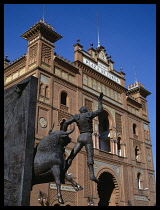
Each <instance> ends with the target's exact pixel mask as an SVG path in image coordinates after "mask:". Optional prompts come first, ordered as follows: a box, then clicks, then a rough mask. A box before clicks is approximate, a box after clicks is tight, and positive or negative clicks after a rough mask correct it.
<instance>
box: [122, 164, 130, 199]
mask: <svg viewBox="0 0 160 210" xmlns="http://www.w3.org/2000/svg"><path fill="white" fill-rule="evenodd" d="M123 174H124V180H125V182H124V189H125V190H124V194H125V200H126V201H128V200H130V196H129V186H128V169H127V167H126V166H124V167H123Z"/></svg>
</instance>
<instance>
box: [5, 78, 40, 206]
mask: <svg viewBox="0 0 160 210" xmlns="http://www.w3.org/2000/svg"><path fill="white" fill-rule="evenodd" d="M37 85H38V79H37V78H36V77H33V76H30V77H28V78H26V79H25V80H23V81H21V82H20V83H18V84H16V85H14V86H12V87H10V88H8V89H6V90H4V205H5V206H29V205H30V192H31V181H32V165H33V152H34V135H35V133H34V132H35V117H36V100H37Z"/></svg>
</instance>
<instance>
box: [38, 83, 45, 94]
mask: <svg viewBox="0 0 160 210" xmlns="http://www.w3.org/2000/svg"><path fill="white" fill-rule="evenodd" d="M39 94H40V95H44V85H43V83H41V84H40V87H39Z"/></svg>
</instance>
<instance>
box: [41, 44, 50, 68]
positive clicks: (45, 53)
mask: <svg viewBox="0 0 160 210" xmlns="http://www.w3.org/2000/svg"><path fill="white" fill-rule="evenodd" d="M42 62H44V63H47V64H49V65H50V64H51V47H49V46H48V45H46V44H44V43H42Z"/></svg>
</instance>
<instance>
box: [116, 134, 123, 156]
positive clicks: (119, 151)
mask: <svg viewBox="0 0 160 210" xmlns="http://www.w3.org/2000/svg"><path fill="white" fill-rule="evenodd" d="M117 151H118V155H119V156H121V155H122V154H121V138H120V137H118V139H117Z"/></svg>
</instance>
